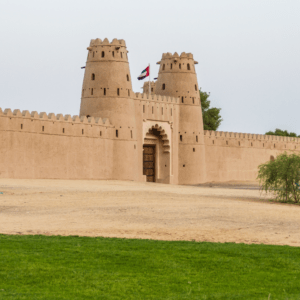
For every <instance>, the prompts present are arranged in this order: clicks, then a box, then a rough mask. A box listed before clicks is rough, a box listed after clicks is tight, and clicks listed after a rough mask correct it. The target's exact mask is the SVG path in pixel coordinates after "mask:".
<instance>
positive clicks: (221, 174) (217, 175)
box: [204, 130, 300, 182]
mask: <svg viewBox="0 0 300 300" xmlns="http://www.w3.org/2000/svg"><path fill="white" fill-rule="evenodd" d="M204 143H205V155H206V181H207V182H211V181H229V180H255V179H256V177H257V173H258V166H259V165H260V164H262V163H265V162H267V161H269V160H270V157H271V156H274V157H276V156H277V155H278V154H280V153H283V152H284V151H287V152H290V151H293V152H297V151H299V150H300V139H299V138H291V137H279V136H270V135H260V134H247V133H235V132H222V131H208V130H205V131H204Z"/></svg>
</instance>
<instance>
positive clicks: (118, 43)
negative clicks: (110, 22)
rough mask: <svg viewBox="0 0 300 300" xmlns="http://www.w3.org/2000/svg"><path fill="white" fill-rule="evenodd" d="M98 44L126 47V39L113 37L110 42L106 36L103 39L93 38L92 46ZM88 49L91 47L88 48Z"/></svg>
mask: <svg viewBox="0 0 300 300" xmlns="http://www.w3.org/2000/svg"><path fill="white" fill-rule="evenodd" d="M97 46H117V47H126V43H125V41H124V40H122V39H121V40H118V39H113V40H112V42H111V43H110V42H109V40H108V39H107V38H105V39H104V40H103V41H102V40H101V39H98V38H97V39H94V40H91V42H90V47H97ZM87 49H88V50H90V49H89V47H88V48H87Z"/></svg>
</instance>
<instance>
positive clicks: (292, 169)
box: [257, 152, 300, 203]
mask: <svg viewBox="0 0 300 300" xmlns="http://www.w3.org/2000/svg"><path fill="white" fill-rule="evenodd" d="M257 178H258V180H259V183H260V187H261V189H262V190H263V191H265V192H266V193H271V194H273V195H275V197H276V200H278V201H283V202H290V201H292V202H295V203H299V200H300V189H299V181H300V156H299V155H296V154H287V153H286V152H285V153H282V154H280V155H278V156H277V158H276V159H274V160H271V161H269V162H267V163H265V164H261V165H260V166H259V167H258V176H257Z"/></svg>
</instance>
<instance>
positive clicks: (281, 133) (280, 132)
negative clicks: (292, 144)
mask: <svg viewBox="0 0 300 300" xmlns="http://www.w3.org/2000/svg"><path fill="white" fill-rule="evenodd" d="M266 135H278V136H290V137H297V134H296V133H295V132H288V131H287V130H281V129H278V128H276V129H275V131H268V132H266ZM298 137H300V135H298Z"/></svg>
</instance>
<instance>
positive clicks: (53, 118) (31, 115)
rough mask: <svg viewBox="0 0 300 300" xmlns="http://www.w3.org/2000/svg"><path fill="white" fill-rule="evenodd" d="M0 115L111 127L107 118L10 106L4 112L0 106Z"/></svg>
mask: <svg viewBox="0 0 300 300" xmlns="http://www.w3.org/2000/svg"><path fill="white" fill-rule="evenodd" d="M0 117H10V118H20V119H36V120H43V121H51V122H62V123H81V124H82V123H83V124H95V125H100V126H105V127H113V126H112V125H111V124H110V122H109V119H107V118H103V119H102V118H94V117H88V118H87V117H86V116H82V117H79V116H77V115H75V116H73V117H72V116H71V115H63V114H54V113H49V114H47V113H45V112H41V113H38V112H36V111H32V112H31V113H30V112H29V111H28V110H23V111H22V112H21V111H20V110H19V109H15V110H14V111H12V110H11V109H10V108H6V109H5V110H4V112H3V111H2V109H1V108H0Z"/></svg>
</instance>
